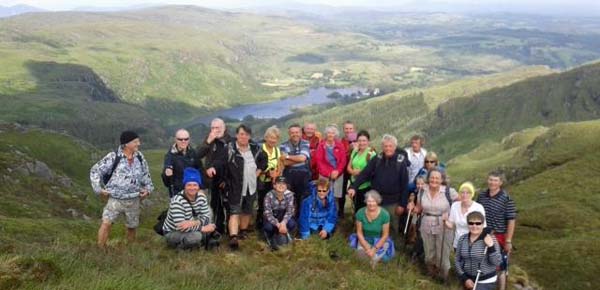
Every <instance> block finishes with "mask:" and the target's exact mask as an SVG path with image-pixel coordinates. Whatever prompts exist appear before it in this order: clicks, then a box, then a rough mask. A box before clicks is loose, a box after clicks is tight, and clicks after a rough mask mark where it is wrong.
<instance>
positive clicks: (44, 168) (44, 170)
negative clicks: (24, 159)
mask: <svg viewBox="0 0 600 290" xmlns="http://www.w3.org/2000/svg"><path fill="white" fill-rule="evenodd" d="M33 173H34V174H35V175H37V176H39V177H41V178H44V179H46V180H52V179H54V173H53V172H52V170H51V169H50V167H48V165H46V163H44V162H42V161H39V160H36V161H35V165H34V171H33Z"/></svg>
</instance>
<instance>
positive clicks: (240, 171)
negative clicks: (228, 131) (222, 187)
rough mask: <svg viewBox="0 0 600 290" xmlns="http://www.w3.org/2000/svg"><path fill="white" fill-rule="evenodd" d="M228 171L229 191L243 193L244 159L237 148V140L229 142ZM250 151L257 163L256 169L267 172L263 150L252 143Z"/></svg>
mask: <svg viewBox="0 0 600 290" xmlns="http://www.w3.org/2000/svg"><path fill="white" fill-rule="evenodd" d="M226 150H227V151H226V152H227V153H226V156H227V159H226V160H227V163H226V166H225V167H226V170H225V180H226V184H227V189H228V190H229V191H230V192H240V193H241V192H242V189H243V182H244V157H242V153H240V151H239V150H238V148H237V143H236V141H235V140H233V141H231V142H229V144H227V146H226ZM250 151H251V152H252V155H253V156H254V162H255V163H256V169H260V170H265V169H267V158H265V156H266V155H265V154H264V153H263V150H262V149H261V148H260V146H258V144H256V143H254V142H252V141H251V142H250Z"/></svg>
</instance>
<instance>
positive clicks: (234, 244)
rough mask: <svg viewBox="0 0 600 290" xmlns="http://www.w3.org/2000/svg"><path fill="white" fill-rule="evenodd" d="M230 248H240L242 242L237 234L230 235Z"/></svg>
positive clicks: (233, 249)
mask: <svg viewBox="0 0 600 290" xmlns="http://www.w3.org/2000/svg"><path fill="white" fill-rule="evenodd" d="M229 248H230V249H231V250H232V251H235V250H238V249H239V248H240V243H239V242H238V237H237V236H230V237H229Z"/></svg>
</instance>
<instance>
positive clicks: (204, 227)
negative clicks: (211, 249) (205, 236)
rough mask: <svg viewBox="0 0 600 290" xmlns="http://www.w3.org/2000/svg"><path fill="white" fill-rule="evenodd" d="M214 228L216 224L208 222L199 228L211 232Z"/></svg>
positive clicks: (204, 231)
mask: <svg viewBox="0 0 600 290" xmlns="http://www.w3.org/2000/svg"><path fill="white" fill-rule="evenodd" d="M216 228H217V226H215V224H208V225H205V226H203V227H202V229H200V231H201V232H203V233H212V232H214V231H215V229H216Z"/></svg>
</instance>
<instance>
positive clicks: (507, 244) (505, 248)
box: [504, 242, 512, 255]
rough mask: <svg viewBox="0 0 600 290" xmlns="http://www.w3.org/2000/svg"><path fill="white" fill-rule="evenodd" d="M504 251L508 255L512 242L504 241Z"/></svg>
mask: <svg viewBox="0 0 600 290" xmlns="http://www.w3.org/2000/svg"><path fill="white" fill-rule="evenodd" d="M504 252H506V254H509V255H510V252H512V242H506V243H504Z"/></svg>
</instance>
